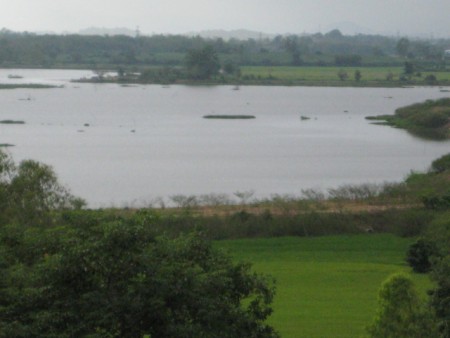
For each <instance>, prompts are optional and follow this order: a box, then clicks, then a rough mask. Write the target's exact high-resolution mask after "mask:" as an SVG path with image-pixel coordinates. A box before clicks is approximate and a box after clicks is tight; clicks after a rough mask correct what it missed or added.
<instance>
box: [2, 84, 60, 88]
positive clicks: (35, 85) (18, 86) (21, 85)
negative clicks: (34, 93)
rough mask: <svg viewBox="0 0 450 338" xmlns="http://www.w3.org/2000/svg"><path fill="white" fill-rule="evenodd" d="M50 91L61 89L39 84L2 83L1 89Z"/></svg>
mask: <svg viewBox="0 0 450 338" xmlns="http://www.w3.org/2000/svg"><path fill="white" fill-rule="evenodd" d="M21 88H24V89H50V88H59V87H58V86H52V85H45V84H38V83H28V84H26V83H25V84H5V83H0V90H1V89H21Z"/></svg>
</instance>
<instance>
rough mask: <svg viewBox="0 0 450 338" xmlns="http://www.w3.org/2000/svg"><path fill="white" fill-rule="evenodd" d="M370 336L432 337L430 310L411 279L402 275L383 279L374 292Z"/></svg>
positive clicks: (379, 337)
mask: <svg viewBox="0 0 450 338" xmlns="http://www.w3.org/2000/svg"><path fill="white" fill-rule="evenodd" d="M368 332H369V335H370V337H372V338H399V337H402V338H410V337H416V338H436V337H437V330H436V326H435V321H434V318H433V315H432V314H431V312H430V311H429V310H428V309H427V308H426V307H425V305H424V304H422V303H421V301H420V299H419V296H418V294H417V291H416V290H415V288H414V285H413V283H412V281H411V280H410V279H409V278H408V277H406V276H403V275H394V276H392V277H390V278H389V279H388V280H386V281H385V282H384V283H383V285H382V287H381V289H380V292H379V295H378V309H377V314H376V317H375V319H374V321H373V323H372V324H371V325H370V326H369V327H368Z"/></svg>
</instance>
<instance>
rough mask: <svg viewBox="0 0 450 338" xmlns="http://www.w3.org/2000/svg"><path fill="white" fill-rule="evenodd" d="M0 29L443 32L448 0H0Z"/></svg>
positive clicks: (447, 30) (449, 16)
mask: <svg viewBox="0 0 450 338" xmlns="http://www.w3.org/2000/svg"><path fill="white" fill-rule="evenodd" d="M0 5H1V6H0V8H1V10H0V27H4V28H8V29H11V30H14V31H25V30H26V31H31V32H36V31H53V32H56V33H60V32H64V31H70V32H77V31H79V30H81V29H84V28H88V27H105V28H117V27H126V28H130V29H135V28H136V27H137V26H139V27H140V30H141V32H142V33H144V34H150V33H185V32H190V31H200V30H208V29H226V30H232V29H240V28H244V29H250V30H255V31H259V32H266V33H280V34H282V33H303V32H317V31H319V30H322V31H324V30H326V29H327V28H330V25H333V24H335V23H341V22H352V23H354V24H356V25H359V26H362V27H364V28H367V29H370V30H372V31H374V32H382V33H390V34H397V33H398V34H400V35H421V36H434V37H450V0H312V1H310V0H239V1H238V0H127V1H125V0H0Z"/></svg>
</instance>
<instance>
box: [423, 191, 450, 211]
mask: <svg viewBox="0 0 450 338" xmlns="http://www.w3.org/2000/svg"><path fill="white" fill-rule="evenodd" d="M423 204H424V206H425V208H427V209H431V210H446V209H450V194H449V195H444V196H426V197H424V198H423Z"/></svg>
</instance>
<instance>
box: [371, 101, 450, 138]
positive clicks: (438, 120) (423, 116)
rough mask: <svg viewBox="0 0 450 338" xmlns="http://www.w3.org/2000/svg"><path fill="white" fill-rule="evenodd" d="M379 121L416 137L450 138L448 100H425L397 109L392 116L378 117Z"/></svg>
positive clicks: (449, 107) (449, 105)
mask: <svg viewBox="0 0 450 338" xmlns="http://www.w3.org/2000/svg"><path fill="white" fill-rule="evenodd" d="M379 119H381V120H385V121H387V123H388V124H390V125H393V126H395V127H399V128H404V129H407V130H408V131H410V132H411V133H414V134H416V135H418V136H422V137H425V138H432V139H446V138H449V137H450V131H449V127H448V126H449V119H450V99H449V98H443V99H439V100H427V101H425V102H424V103H417V104H413V105H410V106H407V107H403V108H399V109H397V110H396V111H395V115H394V116H380V117H379Z"/></svg>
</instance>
